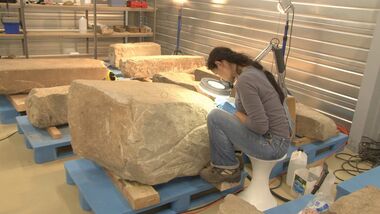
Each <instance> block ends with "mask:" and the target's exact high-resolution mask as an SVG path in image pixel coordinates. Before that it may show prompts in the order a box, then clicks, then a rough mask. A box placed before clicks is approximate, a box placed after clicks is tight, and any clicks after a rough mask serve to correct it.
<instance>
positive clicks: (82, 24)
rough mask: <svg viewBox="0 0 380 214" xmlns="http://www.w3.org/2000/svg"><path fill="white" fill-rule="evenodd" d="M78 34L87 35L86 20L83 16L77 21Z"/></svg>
mask: <svg viewBox="0 0 380 214" xmlns="http://www.w3.org/2000/svg"><path fill="white" fill-rule="evenodd" d="M78 25H79V33H87V19H86V18H84V17H83V16H82V17H81V18H80V19H79V24H78Z"/></svg>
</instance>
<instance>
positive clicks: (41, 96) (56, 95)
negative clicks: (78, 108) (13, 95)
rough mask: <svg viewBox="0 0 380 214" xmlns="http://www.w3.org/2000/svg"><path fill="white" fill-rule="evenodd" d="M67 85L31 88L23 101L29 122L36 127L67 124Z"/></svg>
mask: <svg viewBox="0 0 380 214" xmlns="http://www.w3.org/2000/svg"><path fill="white" fill-rule="evenodd" d="M69 87H70V86H58V87H52V88H34V89H32V90H31V91H30V93H29V95H28V97H27V98H26V101H25V105H26V113H27V115H28V119H29V121H30V123H31V124H32V125H33V126H36V127H38V128H47V127H50V126H58V125H63V124H67V96H68V94H69Z"/></svg>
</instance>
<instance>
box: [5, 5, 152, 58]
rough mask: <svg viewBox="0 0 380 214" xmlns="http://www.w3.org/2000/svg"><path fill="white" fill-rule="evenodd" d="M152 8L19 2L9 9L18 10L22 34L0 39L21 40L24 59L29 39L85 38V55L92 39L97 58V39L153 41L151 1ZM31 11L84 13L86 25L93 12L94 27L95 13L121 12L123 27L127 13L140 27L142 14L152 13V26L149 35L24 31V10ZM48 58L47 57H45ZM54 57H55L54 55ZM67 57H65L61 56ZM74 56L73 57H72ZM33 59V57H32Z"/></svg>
mask: <svg viewBox="0 0 380 214" xmlns="http://www.w3.org/2000/svg"><path fill="white" fill-rule="evenodd" d="M152 2H153V6H149V7H148V8H129V7H110V6H108V5H104V4H97V3H96V0H95V1H94V4H91V5H78V6H77V5H69V6H63V5H38V4H28V5H25V4H24V2H23V1H20V3H16V4H14V3H13V4H9V8H10V9H18V11H19V15H20V21H21V28H22V32H21V33H20V34H5V33H3V32H0V39H21V40H22V45H23V54H24V55H25V57H26V58H29V50H28V39H30V38H54V37H56V38H66V39H74V38H85V39H86V52H87V54H80V55H81V56H82V55H89V40H90V39H91V38H92V39H94V58H95V59H96V58H98V50H97V49H98V44H97V43H98V39H99V38H124V42H126V39H125V38H140V39H141V38H144V37H152V38H153V40H155V32H156V15H157V8H156V0H154V1H152ZM4 8H6V3H0V9H4ZM33 9H40V10H41V9H49V10H50V11H51V10H57V11H61V10H70V11H85V16H86V19H87V24H88V18H89V17H88V12H89V11H91V10H92V11H93V14H94V16H93V18H94V26H96V25H97V12H98V11H104V12H113V11H114V12H123V14H124V25H126V18H127V13H128V12H138V13H139V16H140V23H139V25H140V26H141V25H142V18H141V17H142V14H143V13H145V12H147V13H153V14H154V17H153V19H154V20H153V26H152V31H153V32H151V33H130V32H123V33H119V32H114V33H113V34H110V35H102V34H99V33H97V32H96V30H95V29H93V32H91V31H90V32H87V33H84V34H81V33H79V32H77V31H28V29H26V25H25V22H26V21H25V10H33ZM94 28H95V27H94ZM46 56H48V55H46ZM54 56H55V57H56V56H57V55H54ZM62 56H67V55H62ZM74 56H75V55H74ZM32 57H33V56H32Z"/></svg>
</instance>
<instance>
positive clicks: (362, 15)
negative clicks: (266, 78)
mask: <svg viewBox="0 0 380 214" xmlns="http://www.w3.org/2000/svg"><path fill="white" fill-rule="evenodd" d="M213 2H222V1H215V0H190V1H188V2H187V3H186V4H185V7H184V11H183V20H182V21H183V26H182V34H181V50H182V51H183V52H185V53H187V54H196V55H203V56H207V55H208V53H209V52H210V50H211V49H212V48H213V47H215V46H227V47H231V48H233V49H234V50H237V51H242V52H244V53H247V54H249V55H251V56H253V57H254V56H256V55H257V54H258V53H259V52H260V51H261V50H262V48H264V47H265V46H266V45H267V44H268V42H269V40H270V39H271V38H273V37H275V38H279V39H280V40H282V33H283V29H284V21H285V18H286V17H285V15H280V14H279V13H278V12H277V9H276V8H277V6H276V4H277V2H278V1H277V0H240V1H237V0H227V1H224V2H225V3H221V4H216V3H213ZM293 3H294V5H295V7H296V9H295V11H296V14H295V21H294V28H293V39H292V50H291V53H290V56H289V60H288V71H287V84H288V87H289V89H290V90H291V91H292V92H293V93H294V94H295V95H296V96H297V97H298V99H299V100H300V101H302V102H304V103H305V104H308V105H310V106H312V107H314V108H316V109H317V110H319V111H320V112H322V113H325V114H327V115H330V116H332V117H333V118H334V119H336V121H337V122H339V123H341V124H342V125H344V126H347V127H349V126H350V124H351V121H352V118H353V113H354V109H355V106H356V102H357V97H358V93H359V89H360V84H361V81H362V77H363V72H364V68H365V63H366V60H367V56H368V51H369V50H368V49H369V47H370V44H371V41H372V38H373V31H374V28H375V21H376V17H377V15H378V13H379V11H380V1H378V0H366V1H355V0H335V1H331V0H299V1H293ZM157 15H158V16H157V36H156V41H157V42H158V43H160V44H161V45H162V50H163V52H164V53H166V54H171V53H172V52H173V50H174V48H175V39H176V32H177V30H176V27H177V6H176V5H175V4H174V3H173V2H172V1H171V0H161V1H159V2H158V14H157ZM272 63H273V59H272V57H271V56H268V57H266V58H265V59H264V60H263V64H264V66H265V67H266V68H267V69H269V70H271V68H272Z"/></svg>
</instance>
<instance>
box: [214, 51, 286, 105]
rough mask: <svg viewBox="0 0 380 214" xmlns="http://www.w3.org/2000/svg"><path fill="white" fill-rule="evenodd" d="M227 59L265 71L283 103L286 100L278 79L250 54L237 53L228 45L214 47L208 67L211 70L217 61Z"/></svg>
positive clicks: (230, 61)
mask: <svg viewBox="0 0 380 214" xmlns="http://www.w3.org/2000/svg"><path fill="white" fill-rule="evenodd" d="M222 60H226V61H227V62H229V63H234V64H237V65H240V66H253V67H255V68H257V69H259V70H261V71H262V72H264V74H265V76H266V77H267V79H268V80H269V82H270V83H271V84H272V86H273V88H274V89H275V90H276V91H277V94H278V96H279V98H280V101H281V104H282V103H283V102H284V99H285V95H284V93H283V92H282V90H281V88H280V86H279V85H278V84H277V82H276V79H275V78H274V76H273V74H272V73H271V72H269V71H267V70H265V69H264V67H263V66H262V65H261V64H260V63H259V62H257V61H254V60H252V59H251V58H250V57H249V56H247V55H245V54H243V53H237V52H235V51H233V50H231V49H229V48H226V47H216V48H214V49H213V50H212V51H211V52H210V55H209V57H208V60H207V67H208V69H210V70H213V69H214V68H216V67H217V66H216V64H215V62H216V61H222Z"/></svg>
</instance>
